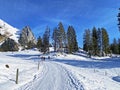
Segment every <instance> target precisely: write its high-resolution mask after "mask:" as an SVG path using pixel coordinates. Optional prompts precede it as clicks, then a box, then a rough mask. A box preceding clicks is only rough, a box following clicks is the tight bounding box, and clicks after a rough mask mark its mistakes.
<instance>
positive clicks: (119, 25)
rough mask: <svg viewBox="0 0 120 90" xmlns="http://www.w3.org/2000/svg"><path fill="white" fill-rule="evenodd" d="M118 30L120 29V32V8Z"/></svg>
mask: <svg viewBox="0 0 120 90" xmlns="http://www.w3.org/2000/svg"><path fill="white" fill-rule="evenodd" d="M118 28H119V31H120V8H119V13H118Z"/></svg>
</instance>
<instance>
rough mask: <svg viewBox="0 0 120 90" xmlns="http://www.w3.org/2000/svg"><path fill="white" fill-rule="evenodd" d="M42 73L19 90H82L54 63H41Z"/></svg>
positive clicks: (77, 83)
mask: <svg viewBox="0 0 120 90" xmlns="http://www.w3.org/2000/svg"><path fill="white" fill-rule="evenodd" d="M41 65H43V70H42V72H41V73H40V74H39V75H37V76H35V78H34V80H33V81H31V82H29V83H27V84H26V85H24V86H22V87H21V88H19V90H84V88H83V86H82V85H81V83H80V82H79V81H78V80H77V79H76V78H75V77H74V76H73V75H72V74H71V72H70V71H68V70H67V69H66V68H65V67H63V66H61V65H59V64H57V63H55V62H52V61H50V62H41Z"/></svg>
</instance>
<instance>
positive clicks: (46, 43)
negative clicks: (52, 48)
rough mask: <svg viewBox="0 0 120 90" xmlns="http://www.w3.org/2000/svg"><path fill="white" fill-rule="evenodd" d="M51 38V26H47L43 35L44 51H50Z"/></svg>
mask: <svg viewBox="0 0 120 90" xmlns="http://www.w3.org/2000/svg"><path fill="white" fill-rule="evenodd" d="M49 38H50V28H49V27H47V28H46V30H45V33H44V35H43V42H42V43H43V44H42V52H44V53H47V52H49Z"/></svg>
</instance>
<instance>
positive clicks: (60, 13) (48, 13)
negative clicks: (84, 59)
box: [0, 0, 120, 47]
mask: <svg viewBox="0 0 120 90" xmlns="http://www.w3.org/2000/svg"><path fill="white" fill-rule="evenodd" d="M118 8H120V0H0V18H1V19H2V20H4V21H6V22H7V23H9V24H11V25H12V26H14V27H16V28H18V29H20V30H21V29H22V28H23V27H24V26H26V25H29V26H30V27H31V29H32V31H33V32H34V34H35V35H36V36H39V35H42V34H43V32H44V31H45V28H46V26H49V27H50V29H51V32H52V30H53V28H54V27H56V26H57V25H58V23H59V22H60V21H61V22H62V23H63V25H64V28H65V30H67V27H68V26H69V25H72V26H73V27H74V28H75V30H76V33H77V39H78V43H79V46H80V47H82V43H83V40H82V39H83V33H84V30H85V29H88V28H90V29H92V28H93V27H94V26H96V27H97V28H98V27H100V28H101V27H105V28H106V29H107V31H108V33H109V38H110V42H111V41H112V40H113V38H118V37H120V32H119V31H118V27H117V24H118V21H117V14H118V12H119V11H118Z"/></svg>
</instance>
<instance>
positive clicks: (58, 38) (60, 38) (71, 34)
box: [37, 22, 78, 53]
mask: <svg viewBox="0 0 120 90" xmlns="http://www.w3.org/2000/svg"><path fill="white" fill-rule="evenodd" d="M49 39H50V29H49V28H48V27H47V29H46V30H45V33H44V34H43V37H42V38H41V36H39V37H38V39H37V48H38V49H39V50H40V51H42V52H44V53H47V52H49V46H53V47H54V51H55V52H56V51H58V52H67V53H72V52H76V51H78V43H77V39H76V32H75V29H74V28H73V26H69V27H68V30H67V32H66V31H65V29H64V26H63V24H62V22H60V23H59V24H58V26H57V27H55V28H54V30H53V33H52V44H50V43H49Z"/></svg>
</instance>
